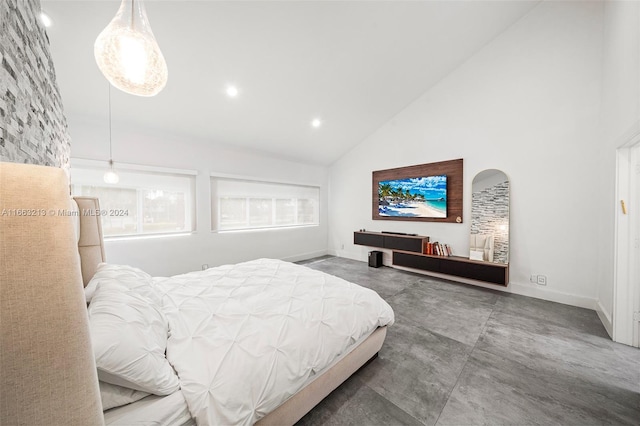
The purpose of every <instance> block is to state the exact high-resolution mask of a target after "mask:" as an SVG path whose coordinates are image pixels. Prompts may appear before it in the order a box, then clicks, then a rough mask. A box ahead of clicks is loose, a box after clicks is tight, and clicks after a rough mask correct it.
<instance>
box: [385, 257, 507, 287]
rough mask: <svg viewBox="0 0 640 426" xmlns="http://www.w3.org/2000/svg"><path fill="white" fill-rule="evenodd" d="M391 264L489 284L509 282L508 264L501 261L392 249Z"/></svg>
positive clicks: (504, 284)
mask: <svg viewBox="0 0 640 426" xmlns="http://www.w3.org/2000/svg"><path fill="white" fill-rule="evenodd" d="M393 264H394V265H397V266H404V267H407V268H414V269H420V270H423V271H429V272H437V273H439V274H446V275H452V276H455V277H461V278H468V279H470V280H476V281H482V282H486V283H491V284H498V285H503V286H506V285H508V284H509V266H508V265H505V264H502V263H491V262H479V261H476V260H469V259H467V258H466V257H460V256H431V255H427V254H416V253H410V252H402V251H394V252H393Z"/></svg>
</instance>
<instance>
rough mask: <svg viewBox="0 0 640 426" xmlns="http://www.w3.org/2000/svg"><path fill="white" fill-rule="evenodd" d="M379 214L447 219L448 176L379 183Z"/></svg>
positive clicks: (421, 177)
mask: <svg viewBox="0 0 640 426" xmlns="http://www.w3.org/2000/svg"><path fill="white" fill-rule="evenodd" d="M378 213H379V214H380V216H383V217H384V216H386V217H423V218H426V217H429V218H445V217H447V175H437V176H417V177H410V178H405V179H395V180H382V181H380V182H378Z"/></svg>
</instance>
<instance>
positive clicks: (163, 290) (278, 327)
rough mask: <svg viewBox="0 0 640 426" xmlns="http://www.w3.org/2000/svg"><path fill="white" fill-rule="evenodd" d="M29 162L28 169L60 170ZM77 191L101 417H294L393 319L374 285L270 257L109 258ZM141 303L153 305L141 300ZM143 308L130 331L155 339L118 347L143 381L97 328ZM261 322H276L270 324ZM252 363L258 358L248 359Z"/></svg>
mask: <svg viewBox="0 0 640 426" xmlns="http://www.w3.org/2000/svg"><path fill="white" fill-rule="evenodd" d="M28 167H30V168H31V170H30V171H29V172H30V173H34V172H35V173H36V174H38V173H42V174H43V175H45V176H46V175H49V174H51V173H53V174H56V173H58V172H57V171H51V170H46V172H45V171H43V170H41V169H43V168H42V167H38V166H28ZM34 167H35V168H36V169H34ZM46 169H51V168H46ZM59 173H63V172H62V171H59ZM58 178H59V176H58ZM58 180H60V179H58ZM27 190H28V188H27ZM75 201H76V203H77V207H70V209H72V210H73V209H77V210H75V211H77V212H80V214H77V215H74V214H72V215H70V217H69V220H70V221H74V218H78V219H79V220H78V221H76V222H77V227H76V229H75V234H76V237H75V238H76V239H77V248H78V253H79V254H80V256H79V262H78V265H79V269H80V270H81V276H82V281H83V283H84V286H86V289H85V294H89V293H90V294H91V297H89V300H90V303H89V304H88V312H89V315H88V316H89V329H90V336H91V340H92V342H93V345H92V347H93V350H94V353H95V355H96V363H97V367H98V376H99V378H100V379H101V381H100V390H101V391H102V394H103V395H102V400H103V407H104V406H105V404H104V403H105V399H104V394H105V392H106V391H105V390H104V389H103V388H104V387H115V388H116V390H115V392H112V394H111V400H110V401H111V402H110V405H113V404H115V406H113V407H109V409H107V410H106V411H105V412H104V421H105V423H106V424H112V425H133V424H154V425H163V424H165V425H188V424H201V425H207V424H259V425H287V424H294V423H295V422H296V421H298V420H299V419H300V418H302V416H304V414H306V413H307V412H308V411H309V410H310V409H311V408H313V407H314V406H315V405H316V404H318V403H319V402H320V401H321V400H322V399H323V398H324V397H326V396H327V395H328V394H329V393H330V392H331V391H333V390H334V389H335V388H336V387H338V386H339V385H340V384H341V383H342V382H343V381H344V380H346V379H347V378H348V377H349V376H351V375H352V374H353V373H354V372H355V371H357V370H358V369H359V368H361V367H362V366H363V365H365V364H366V363H367V362H368V361H369V360H370V359H372V358H373V357H375V356H376V354H377V352H378V351H379V350H380V348H381V346H382V344H383V342H384V339H385V336H386V327H387V326H389V325H391V324H393V320H394V319H393V311H392V310H391V308H390V307H389V306H388V305H387V304H386V302H384V300H382V299H381V298H380V297H379V296H378V295H377V294H376V293H375V292H373V291H371V290H368V289H365V288H362V287H360V286H357V285H355V284H353V283H348V282H346V281H344V280H341V279H339V278H337V277H333V276H330V275H328V274H324V273H322V272H319V271H313V270H311V269H309V268H306V267H304V266H301V265H295V264H292V263H289V262H283V261H279V260H275V259H257V260H254V261H249V262H243V263H240V264H237V265H223V266H221V267H218V268H211V269H209V270H206V271H197V272H192V273H188V274H182V275H179V276H174V277H151V276H149V275H148V274H146V273H145V272H144V271H140V270H138V269H136V268H133V267H131V266H128V265H111V264H109V263H108V262H106V258H105V254H104V246H103V238H102V232H101V226H100V220H99V214H96V213H95V212H98V211H99V203H98V200H97V199H92V198H87V197H78V198H76V199H75ZM71 205H72V204H71ZM47 207H49V206H47V205H43V206H42V208H43V209H46V208H47ZM91 212H94V213H91ZM65 226H67V225H66V224H65ZM65 229H66V228H65ZM123 277H124V278H123ZM125 295H126V296H127V297H130V299H131V300H125V299H126V298H125ZM345 295H346V296H347V297H346V298H345V297H344V296H345ZM94 298H95V299H94ZM110 305H111V306H110ZM113 305H120V306H127V307H128V308H129V310H130V312H129V313H128V314H122V315H120V313H118V314H117V315H114V313H113V311H109V309H110V308H112V307H113ZM274 307H275V310H274ZM333 309H335V310H336V312H337V313H336V312H332V310H333ZM143 310H147V311H150V312H151V311H153V312H152V314H148V313H145V314H144V315H143V314H141V313H140V312H138V311H143ZM185 313H186V314H185ZM127 315H131V316H127ZM136 315H142V316H141V317H136ZM148 315H151V316H153V315H156V316H157V317H153V318H154V320H153V321H151V320H149V321H151V322H149V323H145V324H144V327H147V328H146V329H147V330H153V331H150V332H148V333H140V327H139V326H136V327H137V331H134V332H132V333H131V335H130V336H127V338H128V339H129V340H128V341H129V342H131V346H134V343H135V336H136V334H135V333H136V332H137V333H139V334H138V338H139V339H141V340H144V339H147V338H149V337H150V336H151V335H155V337H157V338H158V339H160V340H157V339H156V340H155V341H153V339H151V341H145V345H146V346H145V347H143V348H142V349H141V350H143V351H146V352H145V353H144V356H143V355H140V354H136V353H135V351H133V354H132V353H126V352H127V350H129V349H130V348H129V349H127V347H125V348H124V352H125V355H126V356H133V357H134V358H136V357H137V358H136V359H138V360H140V359H143V360H144V362H143V364H145V367H146V372H145V373H144V374H141V375H142V376H143V377H142V379H143V380H142V384H140V383H141V382H138V381H136V380H138V379H140V377H136V374H129V373H126V374H124V375H123V373H122V371H118V369H119V368H120V369H122V367H123V364H122V363H119V362H116V361H117V360H118V358H117V357H116V358H114V359H111V358H109V357H111V356H112V355H113V353H116V352H119V351H120V352H123V350H122V349H123V348H122V347H120V348H118V347H117V346H118V345H117V344H115V345H112V346H110V344H109V343H107V344H105V343H104V342H102V340H98V339H107V340H108V338H109V336H111V337H113V336H114V333H115V334H118V333H119V335H118V339H117V340H118V341H120V340H126V339H125V338H124V337H123V336H124V335H125V334H126V333H127V332H128V331H125V332H123V330H125V329H123V328H122V326H123V325H127V324H128V325H130V324H131V323H135V322H136V321H147V319H148V318H149V316H148ZM114 316H116V317H117V316H122V317H123V318H125V320H124V321H122V322H121V323H120V324H119V323H118V322H117V321H116V322H115V323H114V322H113V321H111V322H109V321H108V320H106V319H105V318H107V317H114ZM187 317H188V318H187ZM96 318H97V319H98V320H97V325H96V322H95V321H94V320H95V319H96ZM140 318H143V319H140ZM144 318H146V319H144ZM154 321H155V322H154ZM163 324H164V326H166V327H167V330H166V332H165V333H164V334H165V336H164V338H165V339H166V343H165V344H166V347H163V343H162V334H163V332H162V326H163ZM128 325H127V326H128ZM136 327H133V328H134V329H135V328H136ZM260 327H263V328H260ZM265 327H266V328H265ZM340 327H342V328H340ZM269 329H271V331H274V330H275V333H272V334H271V335H268V334H267V333H266V331H265V330H269ZM158 330H159V331H158ZM283 330H284V331H286V332H287V333H288V332H289V331H291V332H292V333H291V334H290V335H289V334H284V331H283ZM105 336H106V337H105ZM274 336H275V337H274ZM132 339H133V340H132ZM147 340H148V339H147ZM101 342H102V343H101ZM120 346H126V345H120ZM158 350H159V351H160V353H161V354H162V356H160V355H158ZM129 352H131V350H129ZM103 356H106V361H105V359H104V358H103ZM300 360H302V362H299V361H300ZM147 364H148V365H147ZM254 364H255V365H257V366H258V369H257V370H250V369H249V367H250V366H252V365H254ZM167 365H168V366H169V368H167ZM158 366H160V367H158ZM125 370H126V368H125ZM171 370H174V373H175V376H174V377H173V379H172V378H171V377H169V376H170V373H171ZM149 371H165V372H167V377H163V378H160V379H158V380H156V382H154V380H155V379H157V378H155V379H154V378H149V377H144V375H145V374H147V373H149ZM221 372H222V375H220V373H221ZM127 374H129V375H128V376H127ZM154 374H155V375H157V374H156V373H154ZM257 376H260V377H257ZM123 377H125V379H124V380H123ZM176 377H177V378H176ZM147 379H149V380H151V383H147V382H145V380H147ZM258 379H259V380H258ZM176 380H177V383H178V386H177V387H176ZM256 380H258V381H256ZM256 383H258V384H256ZM158 389H160V391H157V390H158ZM112 390H113V389H112ZM154 390H156V392H153V391H154ZM114 395H115V396H114ZM118 398H119V399H118ZM114 400H115V401H116V402H113V401H114ZM122 401H126V402H128V403H125V404H121V403H122ZM119 404H121V405H119ZM69 424H71V423H69ZM85 424H92V423H85Z"/></svg>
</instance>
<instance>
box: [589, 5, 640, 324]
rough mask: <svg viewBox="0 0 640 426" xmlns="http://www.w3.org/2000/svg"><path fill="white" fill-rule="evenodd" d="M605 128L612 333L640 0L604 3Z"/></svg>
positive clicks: (634, 121) (635, 96)
mask: <svg viewBox="0 0 640 426" xmlns="http://www.w3.org/2000/svg"><path fill="white" fill-rule="evenodd" d="M603 34H604V39H603V84H602V129H601V136H600V138H601V141H602V143H601V144H600V149H599V153H598V154H599V158H600V161H599V164H598V169H597V170H598V174H599V175H600V176H601V179H600V185H599V190H598V192H599V193H600V194H602V196H603V201H604V202H602V203H599V209H598V224H599V226H598V229H597V235H598V241H600V244H599V245H598V247H599V251H598V258H599V262H598V283H599V287H598V301H599V303H598V311H599V313H600V318H601V319H602V320H603V323H604V324H605V326H607V329H608V330H609V333H611V315H612V313H613V279H614V258H613V256H614V241H615V240H614V238H615V229H614V223H615V215H616V212H617V211H619V210H618V209H619V204H618V200H616V199H615V192H614V186H615V174H616V149H617V148H618V147H620V146H621V145H623V144H625V143H626V142H628V141H629V139H630V138H631V136H633V135H634V134H636V135H637V134H639V133H640V2H638V1H608V2H606V3H605V6H604V32H603Z"/></svg>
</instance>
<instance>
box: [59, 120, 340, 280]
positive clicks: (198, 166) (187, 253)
mask: <svg viewBox="0 0 640 426" xmlns="http://www.w3.org/2000/svg"><path fill="white" fill-rule="evenodd" d="M68 119H69V130H70V133H71V137H72V141H73V143H72V145H71V156H72V158H83V159H93V160H107V159H108V155H109V151H108V146H109V145H108V136H107V135H108V127H107V126H106V125H105V124H104V123H97V122H94V121H92V120H91V119H88V118H86V117H83V116H79V115H71V114H70V115H69V116H68ZM113 129H114V133H113V158H114V161H115V162H116V167H117V162H122V163H131V164H140V165H148V166H158V167H170V168H178V169H190V170H197V171H198V176H197V177H196V203H197V205H196V210H197V211H196V223H197V230H196V232H195V233H194V234H192V235H188V236H174V237H163V238H152V239H148V238H147V239H145V238H135V239H124V240H116V241H109V240H108V239H107V241H106V242H105V249H106V254H107V260H108V261H109V262H111V263H125V264H128V265H133V266H137V267H139V268H142V269H143V270H145V271H147V272H148V273H150V274H152V275H174V274H178V273H183V272H187V271H191V270H198V269H200V268H201V267H202V265H203V264H209V266H217V265H222V264H226V263H235V262H240V261H245V260H250V259H256V258H260V257H271V258H280V259H287V260H300V259H305V258H309V257H314V256H319V255H323V254H326V250H327V173H328V171H327V169H326V168H325V167H319V166H312V165H308V164H300V163H296V162H292V161H287V160H282V159H276V158H273V157H270V156H268V155H261V154H260V153H256V152H248V151H246V150H242V149H236V148H230V147H228V146H225V145H222V144H217V143H213V142H211V141H203V140H196V139H190V138H187V137H184V136H177V135H168V134H166V133H154V131H153V130H151V129H139V128H132V127H130V126H128V125H127V124H126V123H116V122H114V123H113ZM214 172H215V173H225V174H233V175H240V176H246V177H253V178H256V179H268V180H273V181H279V182H288V183H302V184H311V185H316V186H320V187H321V189H320V194H321V195H320V197H321V199H320V226H315V227H303V228H288V229H278V230H261V231H258V230H256V231H245V232H226V233H213V232H211V216H210V212H211V203H210V196H209V193H210V180H209V176H210V174H211V173H214ZM71 175H72V176H71V179H72V180H73V170H72V172H71Z"/></svg>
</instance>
